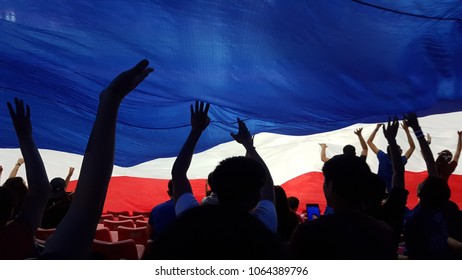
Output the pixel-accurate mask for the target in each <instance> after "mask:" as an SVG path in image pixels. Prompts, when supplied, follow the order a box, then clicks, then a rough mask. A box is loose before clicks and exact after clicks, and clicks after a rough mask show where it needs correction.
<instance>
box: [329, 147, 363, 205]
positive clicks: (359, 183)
mask: <svg viewBox="0 0 462 280" xmlns="http://www.w3.org/2000/svg"><path fill="white" fill-rule="evenodd" d="M322 172H323V174H324V194H325V196H326V200H327V204H328V205H329V206H331V207H333V208H334V209H335V208H336V204H337V202H338V201H339V200H341V201H342V202H343V203H344V204H349V205H357V206H359V205H360V204H361V202H362V200H363V196H364V192H365V190H366V188H367V187H368V186H369V185H370V181H371V179H370V177H371V176H370V175H371V170H370V168H369V166H368V165H367V163H365V162H364V160H362V159H361V158H359V157H352V156H348V155H337V156H334V157H333V158H331V159H330V160H329V161H327V162H326V163H325V164H324V166H323V168H322Z"/></svg>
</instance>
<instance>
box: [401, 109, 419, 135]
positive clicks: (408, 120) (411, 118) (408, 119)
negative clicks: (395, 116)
mask: <svg viewBox="0 0 462 280" xmlns="http://www.w3.org/2000/svg"><path fill="white" fill-rule="evenodd" d="M404 123H405V124H406V125H407V126H409V127H411V128H412V129H413V130H414V132H415V131H416V130H419V129H420V125H419V121H418V120H417V115H416V113H409V114H406V115H404ZM403 128H404V127H403Z"/></svg>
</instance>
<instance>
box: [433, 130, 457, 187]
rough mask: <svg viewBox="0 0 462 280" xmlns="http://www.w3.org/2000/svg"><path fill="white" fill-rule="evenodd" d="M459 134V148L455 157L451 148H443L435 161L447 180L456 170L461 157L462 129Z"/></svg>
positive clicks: (440, 173) (437, 168) (442, 176)
mask: <svg viewBox="0 0 462 280" xmlns="http://www.w3.org/2000/svg"><path fill="white" fill-rule="evenodd" d="M457 135H458V137H457V148H456V152H455V154H454V157H453V156H452V153H451V152H450V151H449V150H443V151H441V152H439V153H438V157H437V158H436V161H435V164H436V171H437V172H438V175H439V176H440V177H441V178H442V179H444V180H446V181H448V180H449V177H450V176H451V174H452V173H453V172H454V170H456V167H457V163H458V162H459V158H460V151H461V149H462V131H457Z"/></svg>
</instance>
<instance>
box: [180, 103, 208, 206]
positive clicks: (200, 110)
mask: <svg viewBox="0 0 462 280" xmlns="http://www.w3.org/2000/svg"><path fill="white" fill-rule="evenodd" d="M209 107H210V104H206V103H204V102H202V101H201V102H199V101H196V104H195V106H194V107H193V105H191V108H190V109H191V131H190V132H189V135H188V138H187V139H186V141H185V143H184V144H183V147H182V148H181V150H180V153H179V154H178V156H177V158H176V160H175V163H174V164H173V168H172V181H173V200H174V201H175V202H176V201H177V200H178V199H179V198H180V197H181V195H183V194H184V193H188V192H190V193H192V188H191V183H190V182H189V180H188V177H187V174H186V173H187V172H188V169H189V166H190V165H191V160H192V156H193V154H194V148H195V147H196V144H197V142H198V141H199V138H200V137H201V135H202V132H203V131H204V130H205V129H206V128H207V126H208V125H209V123H210V118H209V117H208V111H209Z"/></svg>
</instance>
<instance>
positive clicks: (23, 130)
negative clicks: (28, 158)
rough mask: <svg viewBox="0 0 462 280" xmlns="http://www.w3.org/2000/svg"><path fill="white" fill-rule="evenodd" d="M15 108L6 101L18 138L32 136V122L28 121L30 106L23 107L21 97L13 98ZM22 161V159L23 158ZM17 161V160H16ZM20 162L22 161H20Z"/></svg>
mask: <svg viewBox="0 0 462 280" xmlns="http://www.w3.org/2000/svg"><path fill="white" fill-rule="evenodd" d="M14 103H15V107H16V110H15V109H13V105H11V103H10V102H8V103H7V105H8V110H9V111H10V116H11V120H12V121H13V126H14V129H15V130H16V135H17V136H18V139H23V138H27V137H31V136H32V124H31V122H30V108H29V105H26V108H24V101H23V100H22V99H18V98H15V99H14ZM23 162H24V160H23ZM18 163H19V160H18ZM21 164H22V163H21Z"/></svg>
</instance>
